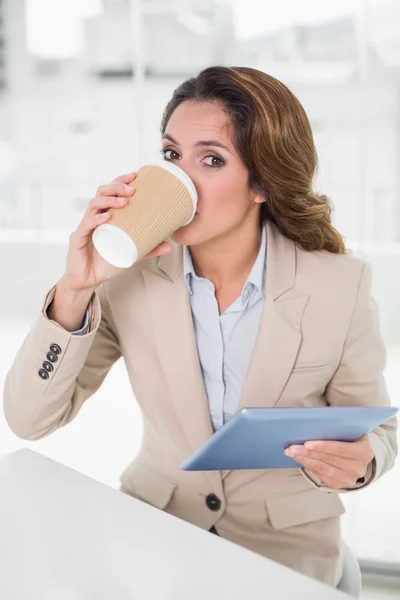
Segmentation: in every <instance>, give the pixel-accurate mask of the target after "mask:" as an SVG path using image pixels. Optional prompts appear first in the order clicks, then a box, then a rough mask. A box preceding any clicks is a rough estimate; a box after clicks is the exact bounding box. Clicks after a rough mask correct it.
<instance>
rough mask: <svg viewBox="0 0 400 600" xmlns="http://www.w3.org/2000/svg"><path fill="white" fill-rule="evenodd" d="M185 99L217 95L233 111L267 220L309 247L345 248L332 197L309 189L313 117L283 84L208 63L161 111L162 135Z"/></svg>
mask: <svg viewBox="0 0 400 600" xmlns="http://www.w3.org/2000/svg"><path fill="white" fill-rule="evenodd" d="M186 100H195V101H198V102H216V103H218V104H219V105H220V106H221V108H222V109H223V110H224V112H225V113H226V114H227V116H228V117H229V119H230V122H231V125H232V127H233V143H234V145H235V148H236V150H237V152H238V154H239V156H240V158H241V160H242V162H243V164H244V165H245V166H246V168H247V169H248V172H249V185H250V188H251V189H253V190H255V191H256V192H257V193H259V194H260V195H262V196H263V198H264V199H265V203H263V204H261V210H260V219H261V222H262V223H263V222H264V221H265V220H266V219H269V220H270V221H272V222H274V223H275V224H276V225H277V226H278V227H279V229H280V230H281V232H282V233H283V234H284V235H285V236H286V237H288V238H290V239H292V240H294V241H295V242H297V243H298V244H299V245H300V246H301V247H302V248H304V249H305V250H310V251H311V250H327V251H329V252H334V253H337V254H340V253H345V252H346V249H345V244H344V241H343V238H342V236H341V235H340V233H339V232H338V231H337V230H336V229H335V228H334V227H333V225H332V223H331V204H330V201H329V200H328V198H327V197H326V196H323V195H319V194H316V193H315V192H313V191H312V183H313V179H314V175H315V173H316V170H317V164H318V158H317V153H316V150H315V145H314V139H313V135H312V131H311V126H310V123H309V120H308V118H307V115H306V113H305V111H304V108H303V106H302V105H301V103H300V102H299V100H298V99H297V98H296V96H295V95H294V94H293V93H292V92H291V91H290V90H289V89H288V88H287V87H286V86H285V85H284V84H283V83H281V82H280V81H278V80H277V79H275V78H274V77H272V76H271V75H267V74H266V73H263V72H262V71H258V70H256V69H251V68H247V67H220V66H215V67H209V68H207V69H204V70H203V71H202V72H201V73H200V74H199V75H198V76H197V77H193V78H191V79H188V80H187V81H185V82H184V83H182V84H181V85H180V86H179V87H178V88H177V89H176V90H175V91H174V93H173V96H172V98H171V100H170V102H169V103H168V105H167V107H166V109H165V111H164V114H163V118H162V124H161V132H162V134H164V132H165V129H166V126H167V124H168V121H169V119H170V117H171V115H172V113H173V112H174V110H175V109H176V108H177V107H178V106H179V105H180V104H181V103H182V102H185V101H186Z"/></svg>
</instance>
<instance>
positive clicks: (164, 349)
mask: <svg viewBox="0 0 400 600" xmlns="http://www.w3.org/2000/svg"><path fill="white" fill-rule="evenodd" d="M157 267H158V268H157V270H156V271H150V270H143V277H144V281H145V285H146V290H147V296H148V301H149V303H150V308H151V311H150V312H151V316H152V325H153V327H154V331H155V337H156V340H157V352H158V355H159V359H160V364H161V368H162V371H163V374H164V377H165V380H166V382H167V386H168V389H169V392H170V397H171V400H172V403H173V405H174V408H175V412H176V414H177V416H178V418H179V421H180V424H181V426H182V429H183V431H184V433H185V435H186V438H187V453H188V456H189V454H191V453H192V452H194V451H195V450H196V449H197V448H198V447H199V446H201V445H202V444H203V443H204V442H205V441H206V440H207V439H208V438H209V437H210V436H211V435H212V434H213V427H212V423H211V418H210V413H209V408H208V399H207V394H206V391H205V387H204V382H203V376H202V373H201V367H200V362H199V357H198V352H197V345H196V339H195V334H194V328H193V320H192V313H191V308H190V300H189V294H188V290H187V287H186V284H185V281H184V277H183V271H182V252H181V248H179V247H177V248H174V250H173V251H172V252H171V253H170V254H168V255H164V256H162V257H160V259H159V261H158V265H157ZM205 475H206V476H207V477H208V479H209V481H210V482H211V484H212V487H213V489H215V490H216V491H217V492H219V493H220V494H221V493H222V482H221V474H220V472H219V471H209V472H206V473H205Z"/></svg>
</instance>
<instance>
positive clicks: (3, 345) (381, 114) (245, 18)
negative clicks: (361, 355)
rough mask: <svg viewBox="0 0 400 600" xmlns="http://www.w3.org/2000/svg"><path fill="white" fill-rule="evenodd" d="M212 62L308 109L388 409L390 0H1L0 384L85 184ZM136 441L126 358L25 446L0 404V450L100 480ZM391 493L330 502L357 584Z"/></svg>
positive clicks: (399, 279) (397, 9) (393, 102)
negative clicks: (362, 263)
mask: <svg viewBox="0 0 400 600" xmlns="http://www.w3.org/2000/svg"><path fill="white" fill-rule="evenodd" d="M211 64H224V65H242V66H243V65H245V66H251V67H255V68H258V69H261V70H264V71H266V72H268V73H270V74H272V75H274V76H275V77H278V78H279V79H281V80H282V81H283V82H284V83H286V84H287V85H288V86H289V87H290V88H291V89H292V91H293V92H294V93H295V94H296V95H297V96H298V98H299V99H300V101H301V102H302V103H303V105H304V107H305V109H306V111H307V112H308V115H309V118H310V120H311V124H312V127H313V131H314V136H315V141H316V145H317V149H318V152H319V157H320V168H319V173H318V178H317V181H316V188H317V190H319V191H320V192H323V193H326V194H327V195H328V196H330V198H331V199H332V201H333V203H334V209H335V212H334V221H335V224H336V226H337V227H338V228H339V229H340V230H341V231H342V233H344V235H345V236H346V239H347V242H348V244H349V245H350V246H351V247H352V248H353V249H354V251H356V252H357V253H359V254H361V255H363V256H364V257H365V258H367V259H368V260H369V261H371V262H372V264H373V267H374V295H375V298H376V299H377V301H378V303H379V306H380V314H381V328H382V332H383V335H384V338H385V341H386V344H387V348H388V363H387V370H386V377H387V384H388V387H389V391H390V393H391V398H392V401H393V404H394V405H397V406H399V405H400V399H399V396H400V312H399V306H400V2H399V1H398V0H335V2H332V1H330V2H320V1H318V0H279V2H276V1H275V0H273V1H272V0H264V1H263V2H260V1H259V0H141V1H140V0H131V1H130V0H0V277H1V279H0V280H1V294H0V359H1V360H0V384H1V386H2V385H3V381H4V377H5V374H6V372H7V370H8V368H9V366H10V364H11V361H12V360H13V358H14V355H15V353H16V351H17V349H18V347H19V345H20V343H21V342H22V340H23V338H24V336H25V335H26V333H27V331H28V330H29V328H30V326H31V325H32V323H33V321H34V319H35V318H36V317H37V315H38V311H39V309H40V305H41V302H42V299H43V296H44V294H45V292H46V291H47V289H48V288H50V287H51V286H52V285H53V284H54V283H56V281H57V279H58V278H59V277H60V276H61V275H62V273H63V270H64V264H65V256H66V249H67V244H68V236H69V234H70V233H71V232H72V231H73V230H74V229H75V228H76V226H77V225H78V222H79V221H80V219H81V217H82V215H83V212H84V210H85V207H86V205H87V203H88V202H89V200H90V199H91V198H92V197H93V196H94V195H95V191H96V189H97V187H98V186H99V185H100V184H102V183H106V182H109V181H110V180H112V179H113V178H115V177H116V176H117V175H119V174H122V173H125V172H128V171H131V170H135V168H137V167H138V166H139V165H140V164H142V163H143V162H145V161H148V160H152V159H154V158H158V157H159V149H160V139H159V126H160V119H161V114H162V111H163V108H164V106H165V104H166V103H167V101H168V100H169V98H170V95H171V93H172V91H173V90H174V88H175V87H177V86H178V85H179V83H180V82H182V81H183V80H184V79H186V78H188V77H190V76H192V75H195V74H196V73H197V72H198V71H199V70H200V69H201V68H203V67H205V66H208V65H211ZM140 441H141V417H140V413H139V411H138V408H137V406H136V404H135V401H134V398H133V396H132V392H131V390H130V387H129V382H128V377H127V375H126V372H125V369H124V365H123V362H122V361H120V362H118V363H117V364H116V365H115V367H114V368H113V369H112V371H111V373H110V375H109V377H108V378H107V379H106V381H105V383H104V384H103V386H102V388H101V389H100V390H99V392H98V393H97V394H96V395H95V397H93V398H92V399H90V400H89V401H88V403H87V404H86V405H85V406H84V407H83V409H82V411H81V413H80V414H79V416H78V418H77V419H76V420H75V422H73V423H71V424H70V425H69V426H67V427H66V428H64V429H63V430H60V431H59V432H57V433H55V434H52V436H50V437H49V438H46V439H44V440H41V441H39V442H25V441H23V440H20V439H18V438H17V437H16V436H14V434H13V433H12V432H11V431H10V430H9V429H8V427H7V425H6V423H5V420H4V416H3V415H2V414H1V415H0V455H1V454H6V453H8V452H11V451H13V450H16V449H17V448H19V447H21V446H30V447H32V448H34V449H36V450H38V451H39V452H41V453H43V454H46V455H48V456H49V457H51V458H54V459H55V460H58V461H60V462H62V463H64V464H66V465H68V466H70V467H72V468H74V469H77V470H78V471H81V472H83V473H85V474H87V475H89V476H91V477H94V478H96V479H98V480H100V481H103V482H104V483H106V484H108V485H111V486H113V487H117V486H118V477H119V474H120V472H121V471H122V470H123V469H124V468H125V466H126V465H127V463H128V462H129V461H130V460H131V459H132V458H133V456H134V455H135V454H136V452H137V451H138V448H139V445H140ZM399 493H400V463H399V464H398V465H397V467H396V468H395V469H394V470H393V471H392V472H391V473H389V474H387V475H386V476H385V477H384V478H383V479H382V480H381V481H380V482H378V483H377V484H376V485H374V486H372V487H371V489H366V490H365V491H363V492H360V493H356V494H350V495H346V496H344V497H343V499H344V501H345V503H346V506H347V509H348V512H347V515H346V516H345V517H344V519H343V534H344V537H345V538H346V539H347V541H348V542H349V544H350V545H351V546H352V548H353V549H354V551H355V552H356V554H357V556H358V558H359V559H360V562H361V564H362V566H363V569H364V572H365V578H366V580H367V579H368V578H370V579H371V581H372V579H373V578H374V577H375V576H377V575H379V574H381V575H386V576H387V578H388V579H389V578H391V582H392V586H393V589H394V588H395V587H396V585H398V586H400V579H399V580H398V583H397V584H396V572H397V574H399V573H400V511H399V508H398V497H399ZM374 581H375V579H374ZM399 589H400V588H398V591H397V592H395V591H394V592H393V594H396V595H397V594H399V595H400V591H399ZM365 593H366V594H367V592H365ZM388 593H389V592H388ZM382 594H383V592H382ZM365 597H369V596H367V595H366V596H365ZM378 597H380V598H382V599H383V598H384V597H385V596H383V595H379V596H378Z"/></svg>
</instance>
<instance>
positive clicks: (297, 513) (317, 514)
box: [265, 488, 345, 529]
mask: <svg viewBox="0 0 400 600" xmlns="http://www.w3.org/2000/svg"><path fill="white" fill-rule="evenodd" d="M265 503H266V506H267V512H268V516H269V520H270V522H271V525H272V527H273V528H274V529H284V528H285V527H295V526H296V525H303V524H304V523H311V522H313V521H319V520H321V519H329V518H332V517H339V516H340V515H342V514H343V513H344V512H345V509H344V506H343V503H342V501H341V499H340V498H339V496H338V495H337V494H328V493H324V492H321V491H319V490H316V489H314V488H311V489H308V490H304V491H301V492H297V493H296V494H290V493H288V494H271V495H269V496H268V497H266V498H265Z"/></svg>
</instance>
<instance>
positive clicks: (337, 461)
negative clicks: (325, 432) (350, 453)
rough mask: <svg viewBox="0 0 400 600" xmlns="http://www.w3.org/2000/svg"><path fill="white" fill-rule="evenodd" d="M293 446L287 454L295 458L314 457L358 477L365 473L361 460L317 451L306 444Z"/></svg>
mask: <svg viewBox="0 0 400 600" xmlns="http://www.w3.org/2000/svg"><path fill="white" fill-rule="evenodd" d="M292 448H293V450H292V451H290V450H289V448H288V449H287V451H285V454H287V455H288V456H290V457H292V458H294V460H298V459H299V458H314V459H315V460H319V461H321V462H324V463H327V464H329V465H333V466H335V467H338V468H340V469H343V470H344V471H347V472H348V473H354V474H355V475H357V477H362V476H363V475H364V473H361V471H362V470H363V468H364V467H363V463H360V461H359V460H354V459H353V458H347V457H344V456H334V455H333V454H326V453H325V452H317V451H316V450H307V448H304V446H292ZM296 448H299V450H298V451H296Z"/></svg>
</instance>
